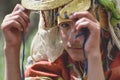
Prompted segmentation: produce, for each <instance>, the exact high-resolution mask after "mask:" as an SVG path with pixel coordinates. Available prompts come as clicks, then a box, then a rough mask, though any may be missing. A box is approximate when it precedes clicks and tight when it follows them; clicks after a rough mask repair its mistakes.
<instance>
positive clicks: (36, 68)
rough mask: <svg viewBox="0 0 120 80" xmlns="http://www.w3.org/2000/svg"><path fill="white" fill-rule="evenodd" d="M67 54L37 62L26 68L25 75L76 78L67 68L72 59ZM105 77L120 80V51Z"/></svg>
mask: <svg viewBox="0 0 120 80" xmlns="http://www.w3.org/2000/svg"><path fill="white" fill-rule="evenodd" d="M66 56H68V55H66V54H64V55H62V56H60V57H59V58H58V59H57V60H56V61H55V62H54V63H49V62H48V61H40V62H37V63H35V64H34V65H33V66H32V67H30V68H29V69H27V70H26V73H25V75H26V77H35V76H48V77H50V78H52V79H54V80H58V78H59V77H62V78H63V80H74V79H71V78H70V77H72V75H73V74H74V73H72V72H71V71H69V70H68V68H67V65H68V62H72V61H71V60H70V59H68V57H66ZM72 63H74V62H72ZM70 72H71V73H70ZM105 77H106V80H120V51H119V52H118V53H117V55H116V57H115V59H114V60H113V61H112V62H111V64H110V71H105Z"/></svg>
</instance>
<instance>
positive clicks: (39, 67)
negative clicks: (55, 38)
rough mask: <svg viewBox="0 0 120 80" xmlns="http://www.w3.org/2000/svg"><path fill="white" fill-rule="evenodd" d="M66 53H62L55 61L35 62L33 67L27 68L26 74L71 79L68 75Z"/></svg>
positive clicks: (56, 79) (27, 75)
mask: <svg viewBox="0 0 120 80" xmlns="http://www.w3.org/2000/svg"><path fill="white" fill-rule="evenodd" d="M65 55H66V54H64V55H62V56H61V57H60V58H59V59H57V60H56V61H55V62H54V63H50V62H48V61H40V62H37V63H35V64H34V65H33V66H32V67H31V68H29V69H27V70H26V73H25V76H26V77H29V76H30V77H35V76H47V77H50V78H52V79H54V80H58V78H60V77H62V78H63V79H64V80H70V79H69V76H68V75H69V74H68V73H69V72H68V70H67V68H66V64H67V61H66V60H67V59H66V60H65V58H64V56H65ZM65 63H66V64H65Z"/></svg>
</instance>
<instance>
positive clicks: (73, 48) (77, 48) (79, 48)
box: [68, 47, 82, 50]
mask: <svg viewBox="0 0 120 80" xmlns="http://www.w3.org/2000/svg"><path fill="white" fill-rule="evenodd" d="M68 49H72V50H81V49H82V47H68Z"/></svg>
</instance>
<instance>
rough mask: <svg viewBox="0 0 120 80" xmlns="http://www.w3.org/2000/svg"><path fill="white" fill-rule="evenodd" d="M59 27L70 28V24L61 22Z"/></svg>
mask: <svg viewBox="0 0 120 80" xmlns="http://www.w3.org/2000/svg"><path fill="white" fill-rule="evenodd" d="M59 26H60V27H62V28H71V26H72V24H71V23H70V22H62V23H60V25H59Z"/></svg>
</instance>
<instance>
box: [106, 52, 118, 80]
mask: <svg viewBox="0 0 120 80" xmlns="http://www.w3.org/2000/svg"><path fill="white" fill-rule="evenodd" d="M105 75H106V77H108V76H109V79H108V80H120V51H119V52H117V55H116V57H115V59H113V61H112V62H111V64H110V71H106V72H105Z"/></svg>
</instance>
